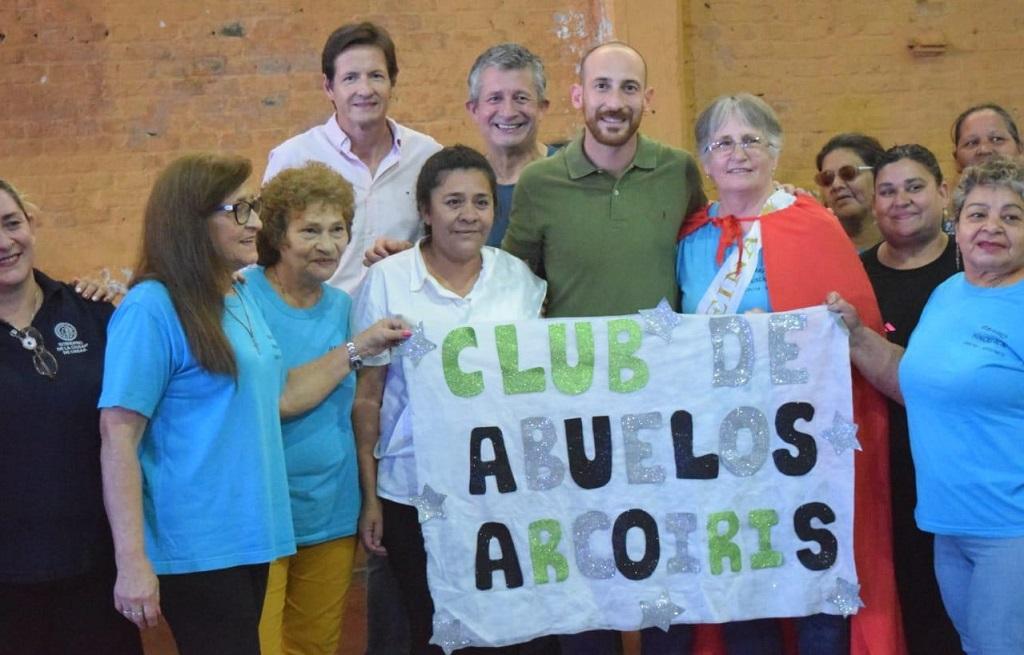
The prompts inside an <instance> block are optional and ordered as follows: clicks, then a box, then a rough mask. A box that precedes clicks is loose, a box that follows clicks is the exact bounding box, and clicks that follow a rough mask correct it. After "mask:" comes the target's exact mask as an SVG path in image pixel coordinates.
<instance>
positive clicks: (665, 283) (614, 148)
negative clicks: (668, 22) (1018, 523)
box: [502, 42, 706, 317]
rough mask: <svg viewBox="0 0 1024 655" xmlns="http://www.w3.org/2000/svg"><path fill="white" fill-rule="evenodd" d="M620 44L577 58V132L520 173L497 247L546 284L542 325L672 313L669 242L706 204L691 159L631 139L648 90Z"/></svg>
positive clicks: (636, 57)
mask: <svg viewBox="0 0 1024 655" xmlns="http://www.w3.org/2000/svg"><path fill="white" fill-rule="evenodd" d="M646 76H647V67H646V64H645V62H644V60H643V58H642V57H641V56H640V53H638V52H637V51H636V50H634V49H633V48H631V47H629V46H628V45H626V44H624V43H619V42H612V43H606V44H602V45H599V46H597V47H595V48H593V49H592V50H590V51H589V52H588V53H587V54H586V55H584V57H583V59H582V61H581V63H580V81H579V83H578V84H574V85H573V87H572V103H573V106H574V107H576V108H577V109H580V110H582V111H583V118H584V121H585V125H586V126H585V128H584V129H583V133H582V134H581V135H580V136H578V137H576V138H575V139H573V140H572V141H571V142H569V144H568V145H567V146H566V147H565V148H563V149H562V150H560V151H559V152H557V153H555V154H554V155H553V156H551V157H548V158H546V159H541V160H538V161H536V162H534V163H532V164H530V165H529V166H527V167H526V169H525V170H524V171H523V173H522V175H521V176H520V178H519V183H518V184H517V185H516V190H515V194H514V196H513V201H512V215H511V218H510V221H509V228H508V232H507V233H506V235H505V239H504V241H503V242H502V247H503V248H504V249H505V250H507V251H509V252H510V253H512V254H514V255H517V256H519V257H521V258H522V259H524V260H526V262H527V263H528V264H530V266H531V267H532V268H533V269H534V270H535V271H537V272H538V273H539V274H540V275H541V276H542V277H545V278H546V279H547V281H548V308H547V314H546V315H547V316H549V317H567V316H569V317H571V316H607V315H620V314H633V313H636V311H637V310H639V309H644V308H650V307H654V306H655V305H657V304H658V302H659V301H660V300H661V299H662V298H667V299H668V300H669V302H670V303H671V304H672V306H673V307H674V308H676V309H678V306H679V289H678V287H677V285H676V277H675V260H676V236H677V234H678V232H679V226H680V224H681V223H682V220H683V217H684V216H686V215H688V214H689V213H691V212H692V211H694V210H695V209H697V208H699V207H702V206H703V205H704V203H705V201H706V198H705V196H704V192H703V190H702V189H701V181H700V173H699V172H698V169H697V164H696V163H695V162H694V160H693V157H692V156H690V155H689V154H688V153H686V152H683V151H682V150H677V149H675V148H671V147H669V146H666V145H664V144H661V143H658V142H656V141H653V140H651V139H649V138H647V137H645V136H643V135H642V134H640V133H639V132H638V128H639V127H640V120H641V118H642V116H643V113H644V111H645V110H646V109H647V107H648V105H649V103H650V101H651V97H652V95H653V91H654V90H653V89H651V88H649V87H648V86H647V84H646Z"/></svg>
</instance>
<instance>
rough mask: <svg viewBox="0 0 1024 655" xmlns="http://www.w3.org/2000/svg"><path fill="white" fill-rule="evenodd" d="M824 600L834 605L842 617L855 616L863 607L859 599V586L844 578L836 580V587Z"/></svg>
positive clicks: (862, 602)
mask: <svg viewBox="0 0 1024 655" xmlns="http://www.w3.org/2000/svg"><path fill="white" fill-rule="evenodd" d="M825 599H826V600H828V602H830V603H832V604H833V605H835V606H836V607H837V608H838V609H839V613H840V614H842V615H843V616H844V617H849V616H850V615H851V614H856V613H857V610H859V609H860V608H861V607H864V601H862V600H861V599H860V585H859V584H854V583H852V582H850V581H848V580H846V579H844V578H839V579H837V580H836V586H835V587H834V588H833V589H832V591H830V592H828V596H826V597H825Z"/></svg>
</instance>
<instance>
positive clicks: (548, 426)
mask: <svg viewBox="0 0 1024 655" xmlns="http://www.w3.org/2000/svg"><path fill="white" fill-rule="evenodd" d="M519 425H520V426H521V428H522V432H523V459H524V468H525V469H526V488H527V489H530V490H532V491H544V490H546V489H551V488H553V487H557V486H558V485H560V484H562V478H564V477H565V464H564V463H563V462H562V460H560V459H558V457H557V456H556V455H554V454H553V453H552V452H551V449H552V448H554V447H555V443H556V441H557V440H558V437H557V435H556V434H555V424H554V423H553V422H552V421H551V419H549V418H547V417H546V416H531V417H530V418H524V419H523V420H522V421H520V422H519ZM537 433H539V434H540V439H534V435H535V434H537Z"/></svg>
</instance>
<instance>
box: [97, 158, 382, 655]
mask: <svg viewBox="0 0 1024 655" xmlns="http://www.w3.org/2000/svg"><path fill="white" fill-rule="evenodd" d="M250 173H251V164H250V163H249V161H248V160H246V159H243V158H240V157H233V156H220V155H212V154H199V155H190V156H186V157H182V158H180V159H178V160H176V161H174V162H173V163H171V164H170V166H168V167H167V168H166V169H165V170H164V171H163V172H162V173H161V174H160V176H159V177H158V178H157V180H156V183H155V185H154V187H153V191H152V194H151V195H150V198H149V202H148V204H147V206H146V213H145V226H144V234H143V242H142V254H141V259H140V263H139V266H138V268H137V271H138V273H137V277H136V278H135V280H134V281H133V283H132V287H131V289H130V290H129V292H128V294H127V296H125V299H124V301H123V302H122V303H121V306H120V307H119V308H118V310H117V312H115V314H114V317H113V318H112V319H111V324H110V332H109V339H108V349H107V356H106V369H105V372H104V379H103V393H102V395H101V398H100V403H99V405H100V407H101V408H102V412H101V418H100V429H101V433H102V437H103V446H102V453H101V463H102V469H103V486H104V500H105V502H106V506H107V513H108V515H109V516H110V523H111V528H112V530H113V535H114V546H115V555H116V560H117V569H118V575H117V582H116V584H115V587H114V604H115V606H116V607H117V609H118V610H119V611H121V612H122V613H124V614H125V616H127V617H128V618H130V619H131V620H133V621H134V622H135V623H136V624H138V625H139V626H140V627H144V626H153V625H155V624H156V623H157V622H158V620H159V617H160V616H161V615H164V616H166V618H167V621H168V623H169V624H170V626H171V629H172V631H173V632H174V635H175V639H176V641H177V644H178V648H179V651H180V652H181V653H182V654H183V655H186V654H191V653H218V654H219V655H223V654H225V653H259V638H258V630H257V628H258V624H259V619H260V613H261V611H262V606H263V597H264V590H265V588H266V582H267V570H268V563H269V562H271V561H272V560H275V559H277V558H279V557H282V556H285V555H291V554H292V553H294V552H295V538H294V535H293V530H292V515H291V510H290V504H289V498H288V481H287V476H286V472H285V460H284V451H283V447H282V439H281V423H280V412H281V411H283V410H285V409H287V413H300V412H302V411H305V410H306V409H308V408H311V407H313V406H315V405H316V404H318V403H319V402H321V401H322V400H323V398H324V397H325V396H326V395H327V393H329V391H330V390H331V389H332V388H333V386H332V385H330V384H309V382H310V380H309V376H312V377H317V376H319V377H322V378H329V379H334V380H335V382H334V383H335V384H337V378H338V377H339V376H343V375H345V374H347V373H348V371H349V370H350V366H351V365H350V361H348V359H347V358H346V360H345V361H342V362H338V363H337V364H336V365H335V366H326V365H325V366H319V367H307V368H306V369H305V370H303V371H292V372H289V373H288V375H287V382H288V384H287V387H286V385H285V379H286V372H285V370H284V368H283V363H282V357H281V351H280V349H279V348H278V345H277V343H276V342H275V340H274V338H273V335H272V333H271V331H270V329H269V328H268V326H267V324H266V322H265V321H264V318H263V316H262V314H261V312H260V311H259V308H258V305H257V303H256V302H255V300H254V298H253V295H252V291H251V290H248V289H246V286H245V285H244V284H241V283H237V282H235V281H234V280H233V278H232V273H233V271H236V270H238V269H239V268H242V267H244V266H248V265H250V264H253V263H255V261H256V255H257V252H256V233H257V231H258V230H259V228H260V226H261V223H260V218H259V213H258V212H259V206H260V202H259V200H258V199H257V198H255V197H254V196H253V194H252V192H251V191H250V190H249V189H247V188H246V186H245V184H246V180H247V179H248V178H249V175H250ZM394 332H395V333H396V334H393V335H392V334H390V333H389V336H391V337H395V338H400V334H401V333H400V331H398V330H395V331H394ZM328 356H331V355H330V354H328V355H325V357H328ZM332 357H336V354H335V355H333V356H332Z"/></svg>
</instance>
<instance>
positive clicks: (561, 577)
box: [530, 519, 569, 584]
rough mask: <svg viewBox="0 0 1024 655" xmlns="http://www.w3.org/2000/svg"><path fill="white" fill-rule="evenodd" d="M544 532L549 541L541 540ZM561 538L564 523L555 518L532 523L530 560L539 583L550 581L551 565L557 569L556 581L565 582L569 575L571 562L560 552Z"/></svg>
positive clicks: (534, 577)
mask: <svg viewBox="0 0 1024 655" xmlns="http://www.w3.org/2000/svg"><path fill="white" fill-rule="evenodd" d="M542 534H547V536H548V539H547V541H542V540H541V535H542ZM561 540H562V525H561V524H560V523H559V522H558V521H556V520H555V519H541V520H540V521H534V522H533V523H531V524H530V560H531V561H532V562H533V579H534V581H535V582H536V583H537V584H547V583H548V567H549V566H550V567H551V568H553V569H554V570H555V582H564V581H565V579H566V578H568V577H569V562H568V561H567V560H566V559H565V555H562V553H560V552H558V542H560V541H561Z"/></svg>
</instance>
